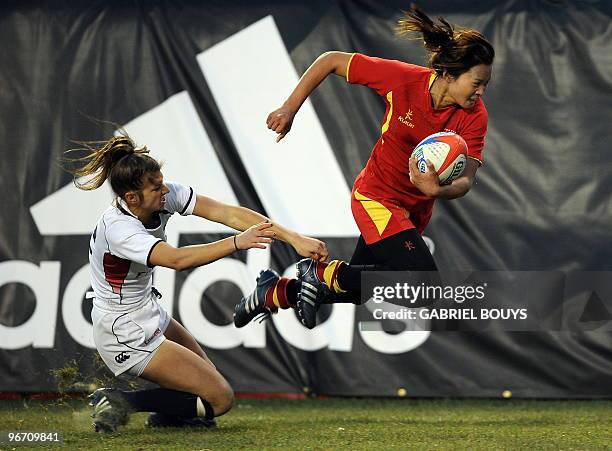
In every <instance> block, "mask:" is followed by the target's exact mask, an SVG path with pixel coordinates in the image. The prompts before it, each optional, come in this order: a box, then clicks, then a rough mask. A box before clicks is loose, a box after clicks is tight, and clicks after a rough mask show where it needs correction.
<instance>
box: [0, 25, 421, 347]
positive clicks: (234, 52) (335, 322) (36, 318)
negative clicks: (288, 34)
mask: <svg viewBox="0 0 612 451" xmlns="http://www.w3.org/2000/svg"><path fill="white" fill-rule="evenodd" d="M195 58H196V60H197V63H198V64H199V66H200V68H201V70H202V73H203V75H204V78H205V79H206V82H207V84H208V87H209V88H210V91H211V92H212V94H213V97H214V99H215V102H216V104H217V107H218V108H219V111H220V113H221V116H222V118H223V120H224V122H225V124H226V125H227V129H228V131H229V134H230V137H231V140H232V142H233V144H234V145H235V148H236V150H237V153H238V156H239V157H240V160H241V162H242V166H243V167H244V170H246V172H247V174H248V176H249V179H250V181H251V182H252V185H253V187H254V189H255V191H256V194H257V196H258V198H259V200H260V201H261V204H262V205H263V206H264V208H265V211H266V213H267V214H268V215H269V216H270V217H272V218H274V220H276V221H278V222H279V223H281V224H283V225H285V226H287V227H289V228H292V229H294V230H296V231H298V232H300V233H303V234H306V235H311V236H316V237H320V238H323V239H330V238H332V239H333V238H350V237H355V238H356V237H357V236H358V235H359V232H358V230H357V227H356V225H355V223H354V221H353V218H352V214H351V211H350V202H349V200H350V189H349V186H348V185H347V183H346V180H345V178H344V175H343V173H342V171H341V169H340V166H339V164H338V161H337V160H336V157H335V155H334V152H333V149H332V148H331V145H330V143H329V141H328V139H327V136H326V135H325V132H324V130H323V127H322V126H321V123H320V121H319V119H318V117H317V115H316V113H315V111H314V108H313V106H312V104H311V103H310V101H306V102H305V104H304V105H303V106H302V108H301V110H300V118H299V121H296V123H295V124H294V125H293V128H292V131H291V134H290V135H288V136H287V138H285V139H284V140H283V141H281V142H280V143H279V144H276V142H275V136H274V133H272V132H271V131H269V130H268V129H267V128H266V126H265V118H266V117H267V115H268V113H269V112H270V111H272V110H273V109H275V108H277V107H278V105H280V104H281V103H282V102H283V101H284V98H283V97H284V96H285V95H286V93H288V92H291V90H292V89H293V88H294V86H295V85H296V83H297V82H298V79H299V77H298V74H297V72H296V70H295V67H294V66H293V63H292V61H291V58H290V56H289V53H288V52H287V49H286V47H285V45H284V43H283V40H282V38H281V35H280V33H279V31H278V28H277V26H276V24H275V22H274V19H273V18H272V17H271V16H268V17H265V18H263V19H261V20H259V21H258V22H256V23H254V24H252V25H251V26H249V27H247V28H245V29H243V30H242V31H240V32H238V33H236V34H234V35H233V36H230V37H228V38H227V39H225V40H223V41H221V42H219V43H218V44H216V45H215V46H213V47H211V48H209V49H207V50H205V51H203V52H202V53H200V54H199V55H196V56H195ZM244 68H249V69H248V70H249V76H248V77H245V76H244ZM236 86H241V89H240V90H237V89H236ZM235 111H239V112H240V115H239V117H236V115H235V114H234V112H235ZM160 124H163V126H160ZM124 128H125V129H126V131H127V132H128V133H129V134H130V135H131V136H132V137H133V138H134V139H135V140H136V141H137V142H138V143H140V144H146V145H147V146H148V148H149V149H151V152H152V155H153V156H154V157H156V158H158V159H160V160H163V161H164V162H165V164H164V176H165V178H166V179H168V180H176V181H179V182H181V183H184V184H186V185H190V186H192V187H193V188H194V190H195V191H196V192H199V193H203V194H205V195H208V196H211V197H213V198H215V199H218V200H220V201H222V202H226V203H231V204H238V203H239V202H238V199H237V196H236V193H235V191H234V188H233V186H232V184H231V183H230V181H229V179H228V177H227V175H226V173H225V170H224V168H223V164H222V163H221V161H220V160H219V157H218V155H217V152H216V151H215V149H214V147H213V145H212V140H211V139H210V137H209V135H208V133H207V131H206V128H205V127H204V126H203V124H202V121H201V119H200V117H199V115H198V113H197V110H196V107H195V105H194V104H193V101H192V99H191V97H190V95H189V93H188V92H187V91H182V92H179V93H176V94H174V95H172V96H171V97H169V98H168V99H166V100H165V101H164V102H162V103H161V104H159V105H157V106H156V107H154V108H152V109H151V110H149V111H146V112H144V113H143V114H141V115H140V116H138V117H136V118H134V119H133V120H131V121H130V122H128V123H127V124H125V126H124ZM177 149H180V151H181V153H180V157H178V156H177V155H176V153H175V152H176V151H177ZM58 152H59V150H58ZM226 164H229V163H226ZM287 168H296V169H295V171H292V170H287ZM308 174H317V179H318V180H325V183H320V184H317V183H312V184H309V185H308V186H307V188H308V197H309V202H308V205H304V206H303V207H302V208H296V207H295V199H300V198H303V196H304V177H302V176H301V175H304V176H306V175H308ZM111 200H112V194H111V190H110V188H109V187H108V186H105V187H102V188H100V189H98V190H95V191H89V192H85V191H80V190H78V189H77V188H76V187H74V185H73V184H72V183H70V184H67V185H66V186H64V187H62V188H60V189H59V190H58V191H56V192H54V193H52V194H50V195H49V196H47V197H46V198H44V199H42V200H40V201H39V202H37V203H35V204H34V205H32V206H31V207H30V212H31V214H32V217H33V219H34V222H35V224H36V226H37V228H38V230H39V232H40V234H41V235H43V236H62V235H63V236H66V235H69V236H76V235H90V234H91V233H92V228H93V226H94V224H95V223H96V221H97V219H98V217H99V215H100V214H101V212H102V211H103V210H104V209H105V208H106V207H107V206H108V205H109V203H110V202H111ZM322 217H324V218H325V221H322V220H320V218H322ZM231 232H232V231H231V230H230V229H228V228H227V227H225V226H222V225H220V224H217V223H213V222H208V221H203V220H201V219H199V218H194V217H176V218H173V219H172V221H170V223H169V224H168V227H167V229H166V233H167V241H168V243H169V244H171V245H173V246H177V245H178V244H179V237H180V235H181V234H208V233H210V234H219V233H231ZM62 264H63V262H61V261H46V262H41V263H40V264H39V265H36V264H34V263H31V262H27V261H19V260H13V261H5V262H2V263H0V265H2V271H0V285H3V284H7V283H23V284H25V285H27V286H28V287H29V288H31V289H32V291H33V292H34V294H35V297H36V299H37V303H36V308H35V311H34V313H33V314H32V315H31V316H30V318H29V319H28V320H27V321H26V322H25V323H23V324H21V325H20V326H19V327H8V326H5V325H2V324H0V348H2V349H21V348H24V347H27V346H33V347H35V348H53V347H54V345H55V343H54V342H55V335H56V334H55V330H56V323H57V316H58V314H57V312H58V310H59V311H60V312H61V319H62V321H63V325H64V326H65V328H66V330H67V331H68V333H69V334H70V336H71V337H72V338H73V339H74V340H75V341H76V342H77V343H79V344H80V345H82V346H85V347H89V348H94V347H95V345H94V343H93V338H92V332H91V328H92V326H91V324H90V323H89V322H88V321H87V320H86V319H85V318H84V317H83V315H82V314H81V307H82V302H83V295H84V293H85V292H87V291H89V289H90V286H89V284H90V282H89V267H88V265H84V266H82V267H81V268H80V269H78V270H77V271H76V272H75V273H74V274H73V275H72V277H71V278H70V280H69V282H68V283H67V285H66V286H65V287H60V274H61V269H62V268H61V266H62ZM269 266H270V251H269V249H267V250H265V251H262V250H250V251H248V252H247V259H246V262H242V261H239V260H236V259H232V258H225V259H221V260H219V261H216V262H214V263H213V264H210V265H206V266H205V267H202V268H197V269H195V270H194V271H192V272H191V273H190V274H189V276H188V277H187V279H186V280H185V281H184V283H183V284H182V286H181V289H180V292H178V293H175V272H174V271H172V270H169V269H166V268H157V269H156V272H155V284H156V287H157V288H159V290H160V291H161V292H163V293H164V298H163V299H162V300H160V303H162V304H163V306H164V308H165V309H166V310H167V311H168V312H169V313H170V314H171V315H172V314H175V313H176V312H173V300H174V299H175V298H176V299H177V309H178V314H179V315H180V319H181V321H182V323H183V325H184V326H185V327H186V328H187V329H188V330H189V331H190V332H191V333H192V334H193V335H194V336H195V337H196V339H198V340H199V341H200V342H201V343H202V344H203V345H204V346H208V347H211V348H214V349H231V348H234V347H237V346H246V347H253V348H262V347H265V346H266V333H265V326H264V325H263V324H261V325H260V324H256V325H250V326H249V327H247V328H243V329H236V328H234V327H233V325H232V324H228V325H217V324H214V323H212V322H211V321H209V320H208V319H207V318H206V317H205V316H204V314H203V313H202V310H201V308H200V302H199V299H200V298H201V293H202V292H203V291H204V290H206V288H207V287H208V286H210V285H211V284H213V283H215V282H217V281H228V280H229V281H230V282H232V283H233V284H235V285H236V286H238V287H239V288H240V289H241V291H242V292H243V294H245V295H247V294H248V293H250V292H251V291H252V290H253V289H254V288H255V277H256V276H257V274H258V273H259V272H260V270H262V269H265V268H268V267H269ZM284 275H286V276H288V275H294V268H293V264H292V265H290V266H289V267H288V268H287V270H286V271H285V274H284ZM60 288H61V289H60ZM61 292H63V297H62V298H61V299H60V298H59V294H60V293H61ZM349 318H350V319H351V320H348V319H349ZM273 321H274V324H275V327H276V329H277V330H278V331H279V333H280V334H281V335H282V336H283V337H284V338H285V339H286V340H287V341H288V342H289V343H290V344H292V345H293V346H296V347H297V348H299V349H303V350H306V351H308V350H316V349H321V348H325V347H328V348H329V349H332V350H337V351H343V352H349V351H350V350H351V349H352V346H353V345H352V343H353V333H354V330H355V329H356V328H355V324H354V305H349V304H345V305H336V306H334V308H333V311H332V314H331V315H330V317H329V318H328V319H327V320H326V321H325V322H324V323H323V324H321V325H319V326H318V327H317V328H315V329H314V330H312V331H308V330H306V329H304V328H303V327H302V326H301V324H300V323H299V322H298V321H297V319H296V318H295V315H293V314H291V315H286V314H283V313H282V312H281V314H279V315H275V316H274V317H273ZM415 334H417V335H415ZM428 335H429V332H424V333H423V334H421V335H418V333H416V332H415V333H414V334H412V335H410V334H409V335H403V334H398V335H396V336H395V335H394V336H391V335H389V334H385V333H384V332H381V334H380V335H378V334H377V333H368V334H367V336H368V338H366V341H367V343H368V345H369V346H372V347H373V348H374V349H376V350H377V351H380V352H386V351H385V350H386V349H392V348H394V347H393V346H388V345H387V344H386V343H387V342H388V341H389V340H395V341H396V342H397V343H398V346H399V347H400V348H401V349H403V350H404V351H403V352H405V351H408V350H410V349H414V348H415V347H417V346H419V345H420V344H421V343H422V342H423V341H424V340H426V339H427V337H428Z"/></svg>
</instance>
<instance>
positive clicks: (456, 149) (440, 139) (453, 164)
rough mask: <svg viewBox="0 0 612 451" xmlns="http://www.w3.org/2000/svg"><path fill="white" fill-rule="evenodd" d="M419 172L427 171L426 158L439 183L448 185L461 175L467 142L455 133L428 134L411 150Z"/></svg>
mask: <svg viewBox="0 0 612 451" xmlns="http://www.w3.org/2000/svg"><path fill="white" fill-rule="evenodd" d="M412 156H413V157H415V158H416V160H417V167H418V168H419V171H421V172H427V160H429V161H431V163H432V164H433V165H434V168H435V169H436V172H437V173H438V179H439V180H440V185H448V184H449V183H451V182H452V181H453V180H455V179H456V178H457V177H459V176H460V175H461V173H462V172H463V169H464V168H465V165H466V163H467V144H466V143H465V140H464V139H463V138H462V137H461V136H459V135H458V134H456V133H452V132H440V133H434V134H433V135H429V136H428V137H427V138H425V139H424V140H423V141H421V142H420V143H419V144H417V146H416V147H415V148H414V150H413V151H412Z"/></svg>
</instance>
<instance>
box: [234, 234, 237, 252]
mask: <svg viewBox="0 0 612 451" xmlns="http://www.w3.org/2000/svg"><path fill="white" fill-rule="evenodd" d="M234 248H235V249H236V251H237V250H238V245H237V244H236V235H234ZM236 251H234V252H236Z"/></svg>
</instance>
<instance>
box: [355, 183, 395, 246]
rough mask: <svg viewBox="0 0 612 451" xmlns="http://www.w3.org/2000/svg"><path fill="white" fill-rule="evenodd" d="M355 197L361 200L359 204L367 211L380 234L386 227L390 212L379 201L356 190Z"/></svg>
mask: <svg viewBox="0 0 612 451" xmlns="http://www.w3.org/2000/svg"><path fill="white" fill-rule="evenodd" d="M355 199H357V200H358V201H359V202H361V205H362V206H363V208H364V209H365V211H366V212H367V213H368V216H369V217H370V219H371V220H372V222H374V225H375V226H376V230H378V234H379V235H380V236H382V234H383V232H384V231H385V229H386V228H387V224H389V220H390V219H391V212H390V211H389V210H388V209H387V207H385V206H384V205H383V204H381V203H380V202H376V201H375V200H372V199H369V198H367V197H365V196H364V195H363V194H360V193H359V192H358V191H356V190H355Z"/></svg>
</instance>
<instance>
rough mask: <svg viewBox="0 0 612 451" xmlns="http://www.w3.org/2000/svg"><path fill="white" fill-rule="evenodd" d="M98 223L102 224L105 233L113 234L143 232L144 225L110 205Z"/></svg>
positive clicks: (117, 207)
mask: <svg viewBox="0 0 612 451" xmlns="http://www.w3.org/2000/svg"><path fill="white" fill-rule="evenodd" d="M100 222H101V223H102V224H103V226H104V228H105V229H106V230H107V231H111V230H112V231H113V232H115V233H121V232H122V231H126V232H129V231H132V232H133V231H137V230H145V229H144V225H143V224H142V222H140V220H138V218H135V217H134V216H132V215H130V214H129V213H127V212H125V211H122V209H121V208H120V207H119V206H117V205H110V206H109V207H108V208H107V209H106V210H104V213H102V216H101V217H100Z"/></svg>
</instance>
